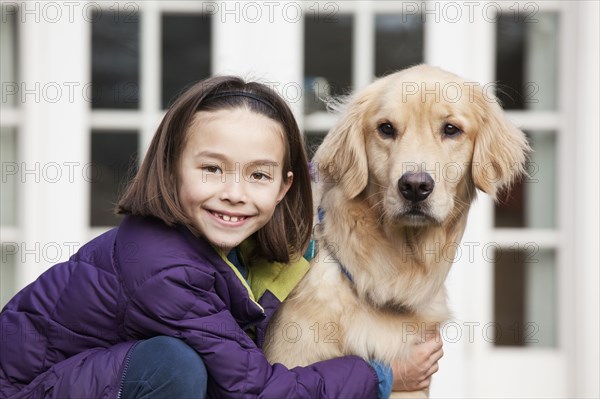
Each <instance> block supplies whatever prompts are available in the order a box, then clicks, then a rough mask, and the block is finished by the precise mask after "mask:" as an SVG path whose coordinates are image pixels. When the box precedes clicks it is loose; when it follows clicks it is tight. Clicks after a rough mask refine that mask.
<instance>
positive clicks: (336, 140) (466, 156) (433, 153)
mask: <svg viewBox="0 0 600 399" xmlns="http://www.w3.org/2000/svg"><path fill="white" fill-rule="evenodd" d="M528 151H529V146H528V144H527V140H526V138H525V135H524V134H523V132H521V131H520V130H519V129H517V128H516V127H515V126H513V124H512V123H511V122H509V121H508V120H507V118H506V117H505V115H504V113H503V111H502V109H501V107H500V106H499V105H498V103H497V101H496V100H495V98H493V97H492V96H491V94H489V93H487V92H484V91H483V90H482V87H481V86H480V85H478V84H476V83H474V82H468V81H465V80H464V79H461V78H460V77H458V76H456V75H454V74H451V73H449V72H446V71H443V70H441V69H438V68H434V67H430V66H426V65H419V66H416V67H413V68H409V69H406V70H403V71H400V72H396V73H394V74H392V75H389V76H386V77H384V78H381V79H379V80H377V81H375V82H374V83H372V84H371V85H369V86H368V87H366V88H365V89H364V90H362V91H359V92H358V93H357V94H355V95H354V96H353V97H352V98H351V99H350V100H349V102H348V103H347V104H346V108H345V109H344V111H343V113H342V117H341V119H340V120H339V122H338V123H337V125H336V126H335V127H334V128H333V129H332V130H331V131H330V132H329V134H328V135H327V136H326V138H325V141H324V142H323V144H322V145H321V146H320V147H319V150H318V151H317V153H316V154H315V158H314V162H315V164H316V165H317V166H318V168H319V172H320V177H322V178H324V179H326V180H325V181H329V182H334V186H336V187H339V188H340V189H341V190H342V191H343V193H344V194H345V196H346V197H347V198H349V199H352V198H355V197H357V196H359V195H364V196H365V198H366V199H367V200H368V201H369V202H370V204H371V206H373V207H377V208H378V209H379V210H380V213H381V215H382V216H383V217H384V218H386V219H387V220H389V221H394V224H401V225H407V226H422V225H441V224H443V223H444V222H445V221H446V220H447V219H448V217H449V216H450V215H453V214H462V213H464V212H465V211H466V210H467V209H468V205H469V204H470V202H471V201H472V199H473V198H474V196H475V187H477V188H479V189H480V190H482V191H484V192H486V193H488V194H489V195H491V196H492V197H493V198H495V197H496V194H497V193H498V191H499V190H501V189H502V188H503V187H505V186H508V185H510V184H511V182H512V181H513V180H514V179H515V178H516V177H517V176H519V175H520V174H522V173H523V172H524V162H525V159H526V155H527V152H528Z"/></svg>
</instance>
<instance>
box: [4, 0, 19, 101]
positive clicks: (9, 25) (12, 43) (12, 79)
mask: <svg viewBox="0 0 600 399" xmlns="http://www.w3.org/2000/svg"><path fill="white" fill-rule="evenodd" d="M0 7H1V8H0V10H1V11H2V18H1V21H0V83H1V84H2V100H0V104H1V106H2V107H5V106H8V107H14V106H15V104H16V101H15V100H16V97H17V95H16V93H18V92H19V88H18V86H17V85H18V82H17V74H16V69H17V24H16V22H17V6H16V4H12V5H11V4H2V5H0ZM11 93H15V94H11Z"/></svg>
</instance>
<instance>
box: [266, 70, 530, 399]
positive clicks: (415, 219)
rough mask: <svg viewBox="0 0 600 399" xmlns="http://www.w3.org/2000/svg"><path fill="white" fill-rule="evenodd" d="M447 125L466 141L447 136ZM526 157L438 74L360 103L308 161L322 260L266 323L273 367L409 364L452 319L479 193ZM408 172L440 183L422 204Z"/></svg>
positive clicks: (409, 77) (474, 89) (370, 94)
mask: <svg viewBox="0 0 600 399" xmlns="http://www.w3.org/2000/svg"><path fill="white" fill-rule="evenodd" d="M387 124H389V125H390V126H391V127H392V130H390V126H387ZM448 124H451V125H453V126H456V127H457V128H459V129H460V132H459V133H458V134H455V135H452V134H445V130H444V129H450V130H447V131H446V133H454V132H455V131H453V130H452V129H451V128H447V127H446V126H447V125H448ZM382 125H386V127H385V129H384V131H385V132H387V133H390V132H391V131H393V132H394V133H393V134H383V133H382V131H381V130H380V127H381V126H382ZM528 151H529V146H528V144H527V140H526V138H525V135H524V134H523V133H522V132H521V131H520V130H519V129H517V128H516V127H514V126H513V125H512V124H511V123H510V122H509V121H508V120H507V119H506V117H505V115H504V113H503V111H502V109H501V108H500V106H499V105H498V104H497V102H496V101H495V100H493V99H491V98H488V97H486V95H485V93H484V92H483V91H482V89H481V87H479V86H476V85H475V84H471V83H469V82H467V81H465V80H463V79H461V78H459V77H458V76H456V75H454V74H451V73H449V72H446V71H443V70H441V69H438V68H434V67H430V66H426V65H420V66H416V67H413V68H410V69H406V70H403V71H400V72H397V73H394V74H392V75H389V76H387V77H384V78H381V79H379V80H377V81H375V82H374V83H372V84H371V85H370V86H368V87H367V88H365V89H364V90H362V91H359V92H358V93H356V94H355V95H354V96H353V97H351V98H350V100H349V102H348V103H347V104H346V107H345V109H344V110H343V112H342V116H341V119H340V120H339V122H338V123H337V124H336V126H335V127H334V128H333V129H332V130H331V131H330V132H329V134H328V135H327V136H326V138H325V141H324V142H323V144H322V145H321V146H320V147H319V149H318V151H317V153H316V155H315V158H314V160H313V162H314V164H315V165H316V166H317V167H318V178H317V179H318V182H317V187H316V192H317V193H318V197H319V198H318V202H319V205H320V207H321V208H322V210H323V211H324V219H323V220H322V221H321V222H320V223H319V224H318V225H317V229H316V235H317V239H318V242H319V249H320V251H319V253H318V256H317V257H316V258H315V260H314V261H313V263H312V265H311V270H310V271H309V272H308V274H307V275H306V277H305V278H304V279H303V280H302V282H301V283H300V284H299V285H298V286H297V287H296V289H295V290H294V291H293V292H292V294H291V295H290V297H289V298H288V299H287V300H286V301H285V302H284V304H283V305H282V307H281V309H280V310H279V311H278V312H277V314H276V315H275V316H274V318H273V320H272V322H271V323H270V327H269V333H268V337H269V339H268V340H267V343H266V347H265V352H266V354H267V357H268V358H269V359H270V360H271V361H273V362H279V363H283V364H285V365H286V366H289V367H292V366H298V365H307V364H310V363H313V362H316V361H319V360H323V359H328V358H333V357H338V356H343V355H347V354H354V355H359V356H362V357H363V358H365V359H379V360H383V361H385V362H388V363H390V362H392V361H395V360H398V359H403V358H406V356H407V353H408V350H407V349H408V348H409V346H410V345H411V344H413V343H415V342H419V341H421V340H422V339H423V338H424V336H425V333H426V332H427V331H432V330H434V329H435V327H436V326H439V323H443V322H444V321H446V320H448V318H449V317H450V312H449V309H448V306H447V303H446V302H447V301H446V290H445V287H444V281H445V280H446V277H447V275H448V272H449V271H450V267H451V265H452V259H453V258H454V255H455V251H456V248H457V246H458V244H459V243H460V240H461V237H462V234H463V231H464V229H465V225H466V222H467V213H468V210H469V206H470V204H471V202H472V201H473V199H474V198H475V195H476V188H479V189H480V190H482V191H484V192H486V193H488V194H489V195H491V196H492V197H494V198H495V197H496V194H497V192H498V191H499V190H500V189H502V188H503V187H506V186H508V185H510V183H511V182H512V181H513V180H514V178H516V177H517V176H519V175H520V174H522V173H523V167H524V162H525V159H526V154H527V152H528ZM405 172H416V173H421V172H425V173H429V175H430V176H431V177H432V178H433V181H434V182H435V186H434V188H433V191H432V192H431V194H430V195H429V196H428V197H427V198H426V199H425V200H423V201H420V202H417V203H414V202H411V201H409V200H407V199H406V198H404V197H403V195H402V194H401V193H400V190H399V179H400V178H401V177H402V175H403V174H404V173H405ZM338 262H339V263H338ZM339 264H342V265H343V266H344V267H345V268H346V269H347V271H348V272H349V274H350V276H351V278H352V280H350V279H349V278H348V277H347V276H346V275H345V274H344V273H343V272H342V270H341V268H340V266H339ZM414 395H417V396H419V395H422V396H426V395H427V393H426V392H421V393H413V396H414Z"/></svg>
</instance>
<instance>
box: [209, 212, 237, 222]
mask: <svg viewBox="0 0 600 399" xmlns="http://www.w3.org/2000/svg"><path fill="white" fill-rule="evenodd" d="M216 215H217V216H218V217H219V218H221V219H223V220H224V221H226V222H234V223H235V222H239V221H240V220H242V219H243V217H242V216H229V215H221V214H219V213H217V214H216Z"/></svg>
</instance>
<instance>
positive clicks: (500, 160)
mask: <svg viewBox="0 0 600 399" xmlns="http://www.w3.org/2000/svg"><path fill="white" fill-rule="evenodd" d="M474 100H475V105H476V107H477V108H478V112H479V114H480V115H479V120H480V126H479V131H478V132H477V136H476V137H475V149H474V153H473V163H472V166H471V168H472V175H473V181H474V183H475V186H476V187H477V188H478V189H480V190H481V191H483V192H485V193H487V194H489V195H490V196H491V197H492V198H494V199H496V196H497V194H498V192H499V191H500V190H501V189H503V188H504V187H509V186H510V185H511V184H512V182H513V181H514V180H515V179H516V178H518V177H519V176H521V175H523V174H525V161H526V159H527V154H528V153H529V152H530V151H531V147H530V146H529V144H528V143H527V138H526V137H525V134H524V133H523V132H522V131H521V130H519V129H518V128H517V127H515V126H514V125H513V124H512V122H510V121H509V120H508V118H507V117H506V115H505V113H504V111H503V110H502V108H501V107H500V105H499V104H498V102H497V100H496V99H495V98H490V97H489V95H484V94H483V93H482V92H478V93H476V95H475V97H474Z"/></svg>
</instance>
